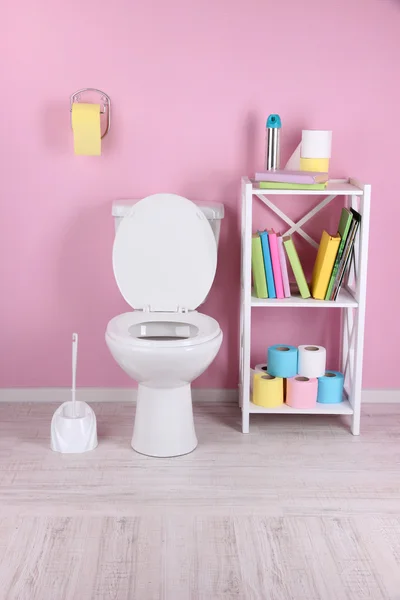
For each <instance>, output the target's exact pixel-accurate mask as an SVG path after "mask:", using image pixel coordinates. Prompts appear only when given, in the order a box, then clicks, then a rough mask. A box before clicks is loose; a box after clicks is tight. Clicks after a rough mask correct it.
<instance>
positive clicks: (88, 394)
mask: <svg viewBox="0 0 400 600" xmlns="http://www.w3.org/2000/svg"><path fill="white" fill-rule="evenodd" d="M136 393H137V391H136V389H132V388H79V389H78V390H77V399H79V400H82V401H84V402H89V403H91V402H131V401H135V400H136ZM192 394H193V401H194V402H237V400H238V392H237V390H229V389H199V388H194V389H193V390H192ZM70 399H71V390H70V389H69V388H0V402H56V403H57V404H62V403H63V402H67V401H68V400H70ZM362 402H365V403H368V404H387V403H390V404H395V403H397V402H399V403H400V390H363V393H362Z"/></svg>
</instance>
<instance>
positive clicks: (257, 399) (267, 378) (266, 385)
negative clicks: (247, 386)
mask: <svg viewBox="0 0 400 600" xmlns="http://www.w3.org/2000/svg"><path fill="white" fill-rule="evenodd" d="M252 400H253V404H257V406H263V407H264V408H276V407H277V406H281V405H282V404H283V379H282V377H274V376H273V375H269V374H268V373H263V372H259V373H254V379H253V398H252Z"/></svg>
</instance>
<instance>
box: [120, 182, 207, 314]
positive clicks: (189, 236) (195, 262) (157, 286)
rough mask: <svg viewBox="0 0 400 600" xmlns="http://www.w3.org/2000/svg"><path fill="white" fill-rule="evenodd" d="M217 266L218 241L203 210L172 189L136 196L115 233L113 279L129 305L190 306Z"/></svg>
mask: <svg viewBox="0 0 400 600" xmlns="http://www.w3.org/2000/svg"><path fill="white" fill-rule="evenodd" d="M216 267H217V245H216V241H215V237H214V234H213V231H212V229H211V226H210V224H209V222H208V220H207V218H206V216H205V215H204V213H203V212H202V211H201V210H200V208H199V207H198V206H196V204H194V203H193V202H190V200H187V199H186V198H182V197H181V196H177V195H175V194H155V195H153V196H149V197H147V198H144V200H140V202H137V203H136V204H135V205H134V206H133V207H132V210H131V212H130V214H129V215H127V216H126V217H124V218H123V220H122V222H121V224H120V226H119V228H118V231H117V233H116V235H115V240H114V247H113V269H114V276H115V280H116V282H117V285H118V287H119V290H120V292H121V294H122V296H123V297H124V298H125V300H126V301H127V303H128V304H129V305H130V306H131V307H132V308H134V309H139V310H144V311H149V312H153V311H154V312H183V311H185V312H186V311H190V310H195V309H196V308H197V307H198V306H200V304H202V302H204V300H205V298H206V297H207V294H208V292H209V291H210V288H211V286H212V283H213V281H214V277H215V271H216Z"/></svg>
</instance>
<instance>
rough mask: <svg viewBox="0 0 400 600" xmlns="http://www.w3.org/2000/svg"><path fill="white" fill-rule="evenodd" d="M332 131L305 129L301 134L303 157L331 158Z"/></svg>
mask: <svg viewBox="0 0 400 600" xmlns="http://www.w3.org/2000/svg"><path fill="white" fill-rule="evenodd" d="M331 148H332V131H320V130H317V129H303V131H302V135H301V158H330V157H331Z"/></svg>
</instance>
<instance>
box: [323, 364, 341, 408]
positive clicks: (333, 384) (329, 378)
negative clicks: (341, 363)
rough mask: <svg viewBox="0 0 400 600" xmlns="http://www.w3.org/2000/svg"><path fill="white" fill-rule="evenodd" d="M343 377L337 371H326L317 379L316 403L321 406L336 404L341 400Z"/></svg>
mask: <svg viewBox="0 0 400 600" xmlns="http://www.w3.org/2000/svg"><path fill="white" fill-rule="evenodd" d="M343 385H344V377H343V374H342V373H339V371H326V373H325V375H324V376H323V377H318V397H317V402H320V403H321V404H338V403H339V402H342V400H343Z"/></svg>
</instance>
